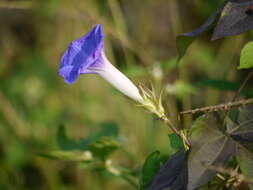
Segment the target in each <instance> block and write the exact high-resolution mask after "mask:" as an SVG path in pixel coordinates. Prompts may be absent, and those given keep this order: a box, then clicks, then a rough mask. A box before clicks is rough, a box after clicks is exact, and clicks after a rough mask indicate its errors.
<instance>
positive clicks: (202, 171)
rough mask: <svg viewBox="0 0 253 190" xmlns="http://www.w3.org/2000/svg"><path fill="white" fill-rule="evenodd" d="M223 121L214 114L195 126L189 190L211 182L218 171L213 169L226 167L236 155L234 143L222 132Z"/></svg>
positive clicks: (190, 154) (189, 162)
mask: <svg viewBox="0 0 253 190" xmlns="http://www.w3.org/2000/svg"><path fill="white" fill-rule="evenodd" d="M222 124H223V123H222V121H221V120H219V119H217V117H215V116H214V115H212V114H207V115H204V116H202V117H200V118H199V119H198V120H197V121H196V122H195V123H194V125H193V127H192V132H191V136H190V142H191V145H192V148H191V151H190V153H189V159H188V176H189V178H188V185H187V190H194V189H196V188H198V187H200V186H201V185H203V184H206V183H207V182H208V181H210V180H211V179H212V178H213V177H214V176H215V174H216V173H217V171H215V170H214V169H212V167H217V166H220V165H224V164H225V162H226V161H227V160H228V159H229V157H230V156H232V155H234V153H235V143H234V141H233V140H232V139H231V138H229V137H227V136H225V135H224V134H223V132H222V131H221V130H220V129H221V128H222Z"/></svg>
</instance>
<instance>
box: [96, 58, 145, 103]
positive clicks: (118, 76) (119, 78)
mask: <svg viewBox="0 0 253 190" xmlns="http://www.w3.org/2000/svg"><path fill="white" fill-rule="evenodd" d="M103 62H104V67H103V69H98V70H96V73H97V74H99V75H100V76H101V77H102V78H104V79H105V80H106V81H108V82H109V83H110V84H111V85H112V86H114V87H115V88H116V89H118V90H119V91H120V92H122V93H123V94H124V95H126V96H128V97H129V98H131V99H133V100H135V101H137V102H139V103H143V99H142V97H141V95H140V93H139V90H138V88H137V87H136V86H135V85H134V84H133V83H132V82H131V81H130V80H129V79H128V78H127V77H126V76H125V75H124V74H123V73H121V72H120V71H119V70H118V69H117V68H115V67H114V66H113V65H112V64H111V63H110V62H109V61H108V59H107V58H106V57H105V55H104V54H103Z"/></svg>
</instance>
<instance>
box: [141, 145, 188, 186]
mask: <svg viewBox="0 0 253 190" xmlns="http://www.w3.org/2000/svg"><path fill="white" fill-rule="evenodd" d="M187 155H188V152H185V151H184V150H180V151H178V152H177V153H176V154H174V155H172V156H171V157H170V158H169V159H168V161H166V163H165V164H164V165H163V166H162V167H161V168H160V170H159V171H158V172H157V173H156V174H155V175H154V177H153V178H152V180H151V183H150V185H149V186H148V187H147V188H145V190H162V189H164V188H167V187H169V188H171V189H172V190H186V186H187V166H186V164H187V161H186V160H187Z"/></svg>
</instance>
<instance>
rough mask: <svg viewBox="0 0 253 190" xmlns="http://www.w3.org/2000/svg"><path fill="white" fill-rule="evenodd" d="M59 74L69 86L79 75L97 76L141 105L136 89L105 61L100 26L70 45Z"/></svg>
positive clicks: (141, 101) (140, 98)
mask: <svg viewBox="0 0 253 190" xmlns="http://www.w3.org/2000/svg"><path fill="white" fill-rule="evenodd" d="M59 74H60V75H61V76H62V77H63V78H64V80H65V82H66V83H69V84H71V83H73V82H75V81H76V80H77V78H78V77H79V75H80V74H98V75H100V76H101V77H102V78H104V79H105V80H107V81H108V82H109V83H111V84H112V85H113V86H114V87H115V88H117V89H118V90H119V91H121V92H122V93H123V94H125V95H126V96H128V97H130V98H132V99H133V100H135V101H137V102H139V103H143V98H142V97H141V95H140V93H139V90H138V88H137V87H136V86H135V85H134V84H133V83H132V82H131V81H130V80H129V79H128V78H127V77H126V76H125V75H124V74H122V73H121V72H120V71H119V70H118V69H117V68H115V67H114V66H113V65H112V64H111V63H110V61H109V60H108V59H107V57H106V55H105V51H104V34H103V30H102V26H101V25H100V24H98V25H96V26H95V27H94V28H93V29H92V30H91V31H90V32H88V33H87V34H85V35H84V36H83V37H81V38H79V39H77V40H74V41H73V42H71V43H70V45H69V47H68V49H67V50H66V51H65V53H64V55H63V57H62V59H61V65H60V69H59Z"/></svg>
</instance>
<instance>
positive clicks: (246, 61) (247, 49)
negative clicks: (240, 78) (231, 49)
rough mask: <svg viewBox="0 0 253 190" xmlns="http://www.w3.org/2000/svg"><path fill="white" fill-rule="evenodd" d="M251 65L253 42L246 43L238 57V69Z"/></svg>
mask: <svg viewBox="0 0 253 190" xmlns="http://www.w3.org/2000/svg"><path fill="white" fill-rule="evenodd" d="M252 67H253V42H249V43H247V44H246V45H245V46H244V47H243V49H242V51H241V57H240V65H239V67H238V69H248V68H252Z"/></svg>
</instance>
